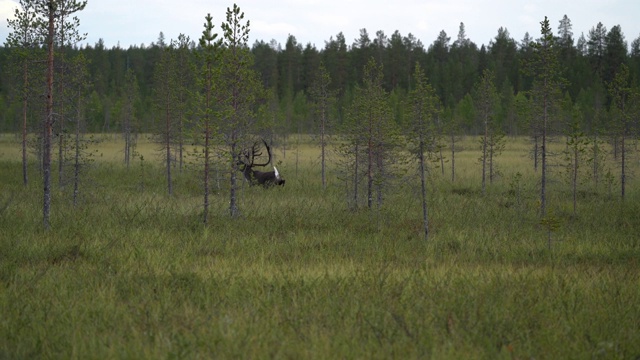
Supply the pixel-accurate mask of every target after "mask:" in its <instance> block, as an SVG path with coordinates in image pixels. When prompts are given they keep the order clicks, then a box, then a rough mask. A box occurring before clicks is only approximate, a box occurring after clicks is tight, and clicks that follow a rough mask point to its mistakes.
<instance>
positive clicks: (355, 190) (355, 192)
mask: <svg viewBox="0 0 640 360" xmlns="http://www.w3.org/2000/svg"><path fill="white" fill-rule="evenodd" d="M359 151H360V149H359V146H358V142H357V140H356V144H355V161H354V170H353V205H354V207H355V208H358V171H359V169H358V168H359V166H358V165H359V163H360V159H359V157H360V156H359Z"/></svg>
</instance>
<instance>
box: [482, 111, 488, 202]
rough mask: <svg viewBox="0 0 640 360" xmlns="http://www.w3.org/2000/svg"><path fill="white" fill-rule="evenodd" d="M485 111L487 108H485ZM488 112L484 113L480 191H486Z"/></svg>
mask: <svg viewBox="0 0 640 360" xmlns="http://www.w3.org/2000/svg"><path fill="white" fill-rule="evenodd" d="M485 111H487V110H485ZM487 117H488V114H484V136H483V138H482V193H483V194H484V193H485V192H486V182H487V181H486V173H487V140H488V138H489V124H488V121H489V119H488V118H487Z"/></svg>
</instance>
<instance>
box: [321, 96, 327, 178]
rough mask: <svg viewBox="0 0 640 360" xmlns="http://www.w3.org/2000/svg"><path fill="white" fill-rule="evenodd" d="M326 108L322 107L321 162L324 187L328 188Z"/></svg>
mask: <svg viewBox="0 0 640 360" xmlns="http://www.w3.org/2000/svg"><path fill="white" fill-rule="evenodd" d="M325 122H326V119H325V109H324V106H323V107H322V115H321V120H320V162H321V167H322V189H323V190H326V189H327V178H326V175H325V147H326V145H327V144H326V142H325V133H324V132H325Z"/></svg>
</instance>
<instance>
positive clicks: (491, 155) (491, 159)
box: [489, 134, 494, 184]
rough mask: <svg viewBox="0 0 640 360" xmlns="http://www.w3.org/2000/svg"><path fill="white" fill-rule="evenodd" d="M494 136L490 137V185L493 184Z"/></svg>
mask: <svg viewBox="0 0 640 360" xmlns="http://www.w3.org/2000/svg"><path fill="white" fill-rule="evenodd" d="M493 140H494V139H493V134H491V135H490V136H489V184H493V154H494V152H493Z"/></svg>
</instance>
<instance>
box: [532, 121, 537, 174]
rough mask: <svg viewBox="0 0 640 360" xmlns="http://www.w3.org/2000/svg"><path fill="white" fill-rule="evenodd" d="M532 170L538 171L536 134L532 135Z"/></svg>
mask: <svg viewBox="0 0 640 360" xmlns="http://www.w3.org/2000/svg"><path fill="white" fill-rule="evenodd" d="M534 131H535V130H534ZM533 170H534V171H535V172H537V171H538V134H535V135H534V136H533Z"/></svg>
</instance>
